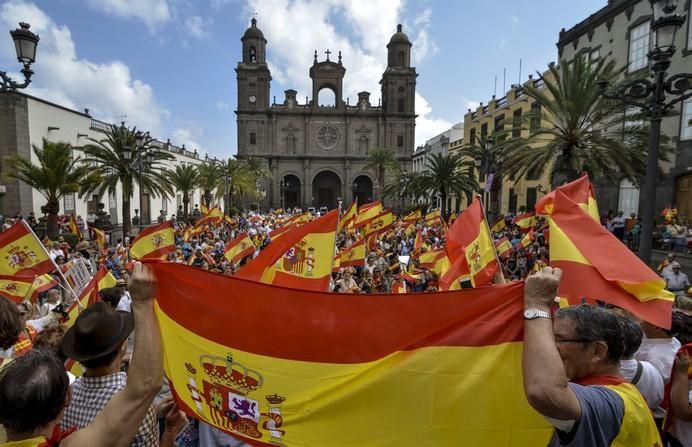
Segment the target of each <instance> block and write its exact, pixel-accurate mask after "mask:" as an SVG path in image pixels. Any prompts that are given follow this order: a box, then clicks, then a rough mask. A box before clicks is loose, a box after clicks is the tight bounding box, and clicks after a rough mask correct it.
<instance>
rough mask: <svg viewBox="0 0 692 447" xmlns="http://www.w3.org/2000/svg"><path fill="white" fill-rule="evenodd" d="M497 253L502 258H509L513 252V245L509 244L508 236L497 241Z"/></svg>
mask: <svg viewBox="0 0 692 447" xmlns="http://www.w3.org/2000/svg"><path fill="white" fill-rule="evenodd" d="M495 251H497V255H498V256H499V257H501V258H504V257H506V256H509V254H510V253H511V251H512V244H511V242H509V239H507V236H502V237H501V238H500V239H498V240H496V241H495Z"/></svg>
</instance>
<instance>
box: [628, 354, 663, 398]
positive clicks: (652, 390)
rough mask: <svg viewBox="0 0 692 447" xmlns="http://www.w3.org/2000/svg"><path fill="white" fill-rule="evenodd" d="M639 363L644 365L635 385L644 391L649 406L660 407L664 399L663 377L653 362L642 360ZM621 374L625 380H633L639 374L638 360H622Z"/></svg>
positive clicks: (641, 391)
mask: <svg viewBox="0 0 692 447" xmlns="http://www.w3.org/2000/svg"><path fill="white" fill-rule="evenodd" d="M639 363H640V364H641V365H642V373H641V375H640V376H639V380H638V381H637V383H635V384H633V385H634V386H636V387H637V389H638V390H639V392H640V393H642V396H644V400H646V404H647V405H648V406H649V408H652V409H655V408H658V406H659V405H660V404H661V401H662V400H663V378H662V377H661V374H660V373H659V372H658V370H656V368H654V365H652V364H651V363H649V362H647V361H640V362H639ZM620 374H622V377H624V378H625V380H627V381H628V382H632V379H633V378H634V376H635V375H636V374H637V360H635V359H630V360H620Z"/></svg>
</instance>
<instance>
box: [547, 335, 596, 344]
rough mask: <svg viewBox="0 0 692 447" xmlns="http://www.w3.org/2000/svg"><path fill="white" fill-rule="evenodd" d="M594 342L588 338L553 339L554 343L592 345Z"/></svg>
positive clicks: (557, 337) (558, 337)
mask: <svg viewBox="0 0 692 447" xmlns="http://www.w3.org/2000/svg"><path fill="white" fill-rule="evenodd" d="M594 341H595V340H589V339H588V338H563V337H560V336H556V337H555V343H592V342H594Z"/></svg>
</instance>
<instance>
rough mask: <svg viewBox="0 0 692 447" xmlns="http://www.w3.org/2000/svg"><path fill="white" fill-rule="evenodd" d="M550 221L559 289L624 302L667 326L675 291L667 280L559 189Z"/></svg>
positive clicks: (573, 296) (572, 297) (577, 296)
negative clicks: (670, 290) (560, 271)
mask: <svg viewBox="0 0 692 447" xmlns="http://www.w3.org/2000/svg"><path fill="white" fill-rule="evenodd" d="M549 221H550V265H551V266H553V267H559V268H561V269H562V270H563V271H564V274H563V275H562V281H561V282H560V290H559V294H560V296H561V297H564V298H567V300H568V301H569V302H570V303H571V304H577V303H579V302H581V300H582V298H586V299H587V301H589V302H595V301H596V300H600V301H604V302H607V303H610V304H614V305H616V306H619V307H622V308H623V309H626V310H628V311H630V312H632V313H633V314H635V315H637V316H638V317H640V318H642V319H644V320H647V321H649V322H651V323H653V324H655V325H657V326H660V327H664V328H669V327H670V322H671V308H672V306H673V298H674V297H673V294H672V293H671V292H668V291H667V290H665V281H664V280H663V279H662V278H661V277H659V276H658V275H657V274H656V273H655V272H654V271H653V270H651V269H650V268H649V267H648V266H647V265H646V264H644V263H643V262H642V261H641V260H640V259H639V258H637V256H635V254H634V253H632V252H631V251H630V250H629V249H628V248H627V247H626V246H625V245H624V244H623V243H622V242H620V241H619V240H617V238H616V237H615V236H613V235H612V233H610V232H609V231H608V230H606V229H605V228H604V227H603V226H601V225H600V223H598V222H596V221H595V220H594V219H593V218H592V217H591V216H590V215H589V214H588V213H587V212H586V211H584V209H583V208H582V207H581V206H579V205H578V204H576V203H575V202H573V201H572V200H570V199H569V198H568V197H567V196H566V195H564V194H563V193H562V192H559V191H558V192H557V194H556V195H555V200H554V202H553V209H552V215H551V217H550V219H549Z"/></svg>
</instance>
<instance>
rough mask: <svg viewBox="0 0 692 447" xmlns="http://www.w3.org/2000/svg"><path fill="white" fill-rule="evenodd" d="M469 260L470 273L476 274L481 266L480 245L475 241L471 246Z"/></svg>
mask: <svg viewBox="0 0 692 447" xmlns="http://www.w3.org/2000/svg"><path fill="white" fill-rule="evenodd" d="M469 260H470V261H471V266H470V267H471V271H472V272H477V271H479V270H480V269H481V268H482V265H481V244H480V242H478V241H475V242H474V243H473V245H472V246H471V251H470V256H469Z"/></svg>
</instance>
